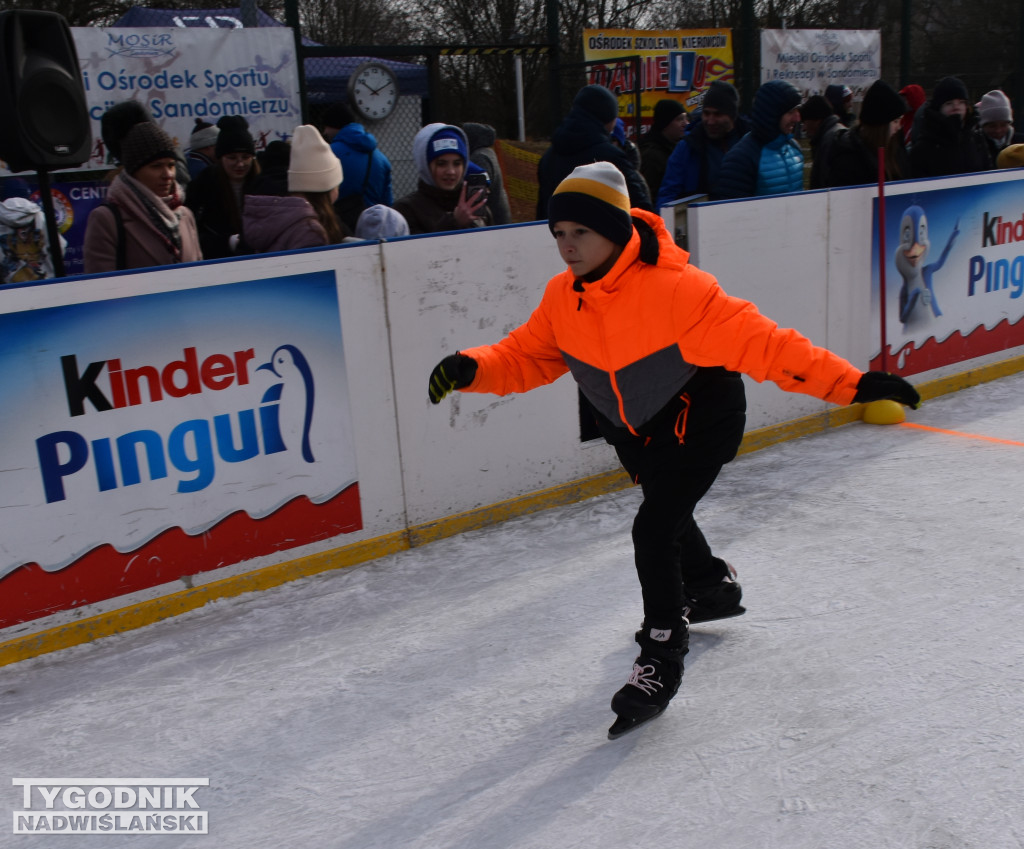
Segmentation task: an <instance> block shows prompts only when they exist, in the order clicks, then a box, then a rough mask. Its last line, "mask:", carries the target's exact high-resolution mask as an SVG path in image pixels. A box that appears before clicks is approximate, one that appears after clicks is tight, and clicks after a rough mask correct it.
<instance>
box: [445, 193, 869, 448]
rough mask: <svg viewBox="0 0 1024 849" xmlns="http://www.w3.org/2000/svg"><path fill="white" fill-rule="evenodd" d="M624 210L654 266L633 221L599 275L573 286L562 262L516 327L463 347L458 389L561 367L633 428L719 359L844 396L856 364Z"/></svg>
mask: <svg viewBox="0 0 1024 849" xmlns="http://www.w3.org/2000/svg"><path fill="white" fill-rule="evenodd" d="M632 215H633V217H634V218H639V219H641V220H642V221H644V222H646V223H647V224H648V225H650V227H651V229H652V230H653V231H654V235H655V236H656V237H657V244H658V259H657V265H650V264H648V263H646V262H643V261H642V260H641V259H640V246H641V239H640V234H639V232H638V230H637V228H636V227H634V228H633V236H632V238H631V239H630V241H629V243H628V244H627V245H626V247H625V248H624V250H623V252H622V255H621V256H620V257H619V259H618V261H617V262H616V263H615V265H614V266H613V267H612V269H611V270H610V271H609V272H608V274H606V275H605V276H604V277H603V278H601V279H600V280H598V281H596V282H594V283H587V282H585V281H580V282H581V283H582V287H581V288H582V291H579V290H578V289H574V288H573V284H574V282H576V281H575V277H574V275H573V274H572V272H571V271H569V270H568V269H566V270H565V271H564V272H562V273H561V274H559V275H557V276H556V277H553V278H552V279H551V281H550V282H549V283H548V285H547V288H546V289H545V291H544V296H543V298H542V299H541V302H540V305H539V306H538V307H537V308H536V309H535V310H534V312H533V314H532V315H531V316H530V318H529V320H528V321H527V322H526V324H524V325H522V326H521V327H519V328H517V329H516V330H513V331H512V332H511V333H510V334H509V335H508V336H507V337H506V338H505V339H503V340H502V341H500V342H498V343H497V344H494V345H484V346H481V347H477V348H469V349H466V350H464V351H462V353H463V354H466V355H467V356H470V357H472V358H473V359H474V360H476V361H477V364H478V368H477V372H476V377H475V379H474V380H473V383H472V384H470V385H469V386H468V387H467V388H466V390H465V391H468V392H489V393H494V394H497V395H507V394H509V393H511V392H525V391H527V390H528V389H533V388H535V387H537V386H542V385H543V384H546V383H551V382H552V381H554V380H556V379H557V378H558V377H560V376H561V375H563V374H565V372H566V371H571V372H572V374H573V377H574V378H575V379H576V381H577V383H578V384H579V386H580V389H581V390H582V392H583V394H584V395H586V396H587V398H588V399H589V400H590V402H591V403H592V404H593V405H594V406H595V407H596V408H597V410H598V411H599V412H600V413H602V414H603V415H604V416H605V417H607V418H608V420H609V421H611V422H612V423H614V424H615V425H617V426H620V427H622V426H624V427H628V428H629V430H631V431H632V432H634V433H636V432H637V430H638V429H639V428H640V427H642V426H643V424H644V423H645V422H647V421H649V420H650V419H652V418H653V417H654V416H655V414H656V413H657V412H658V411H659V410H661V409H662V408H663V407H664V406H665V405H666V404H667V403H669V402H670V401H671V400H672V399H673V398H674V396H675V395H676V394H677V393H678V391H679V390H680V388H681V387H682V386H684V385H685V383H686V381H687V380H689V379H690V378H691V377H692V376H693V374H694V373H695V372H696V370H697V367H698V366H724V367H725V368H727V369H729V370H730V371H739V372H743V373H744V374H747V375H749V376H750V377H752V378H753V379H754V380H756V381H758V382H761V381H764V380H772V381H774V382H775V383H777V384H778V385H779V386H780V387H781V388H782V389H785V390H787V391H789V392H803V393H805V394H807V395H813V396H815V397H817V398H821V399H823V400H825V401H831V402H833V403H835V404H849V403H851V402H852V401H853V396H854V394H855V393H856V386H857V381H858V380H860V377H861V372H860V371H859V370H858V369H856V368H855V367H854V366H852V365H851V364H850V363H848V362H847V361H846V360H844V359H842V358H841V357H839V356H836V355H835V354H833V353H832V352H831V351H828V350H826V349H825V348H819V347H816V346H815V345H813V344H812V343H811V342H810V340H808V339H807V338H806V337H805V336H803V335H801V334H800V333H798V332H797V331H795V330H787V329H783V328H780V327H779V326H778V325H777V324H776V323H775V322H773V321H772V320H771V319H769V318H767V317H765V316H763V315H761V313H760V312H758V310H757V307H755V306H754V305H753V304H752V303H750V302H749V301H744V300H742V299H740V298H734V297H731V296H729V295H727V294H725V292H724V291H722V288H721V287H720V286H719V285H718V281H716V280H715V278H714V277H712V276H711V275H710V274H708V273H707V272H704V271H701V270H700V269H699V268H696V267H694V266H692V265H690V264H689V254H688V253H687V252H686V251H684V250H682V249H681V248H679V247H678V246H676V244H675V243H674V242H673V241H672V237H671V236H670V235H669V233H668V231H667V230H666V229H665V226H664V224H663V222H662V220H661V219H660V218H659V217H658V216H657V215H654V214H652V213H648V212H644V211H643V210H639V209H634V210H632Z"/></svg>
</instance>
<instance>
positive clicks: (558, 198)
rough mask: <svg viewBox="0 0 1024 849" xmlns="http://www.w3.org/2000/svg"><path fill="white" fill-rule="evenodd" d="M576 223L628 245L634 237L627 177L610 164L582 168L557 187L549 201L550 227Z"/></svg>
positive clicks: (597, 163)
mask: <svg viewBox="0 0 1024 849" xmlns="http://www.w3.org/2000/svg"><path fill="white" fill-rule="evenodd" d="M559 221H575V222H576V223H577V224H582V225H583V226H585V227H589V228H590V229H591V230H593V231H594V232H595V233H600V234H601V235H602V236H604V237H605V238H606V239H609V240H611V241H612V242H614V243H615V244H616V245H622V246H625V245H626V243H627V242H629V240H630V238H632V236H633V220H632V218H631V217H630V214H629V192H628V191H626V178H625V177H623V176H622V172H621V171H619V169H618V168H616V167H615V166H614V165H612V164H611V163H610V162H592V163H591V164H589V165H580V166H579V167H578V168H575V169H573V172H572V173H571V174H570V175H569V176H568V177H566V178H565V179H564V180H562V182H561V183H559V184H558V188H556V189H555V193H554V194H553V195H551V200H550V201H548V227H549V228H551V230H552V232H554V225H555V224H556V223H557V222H559Z"/></svg>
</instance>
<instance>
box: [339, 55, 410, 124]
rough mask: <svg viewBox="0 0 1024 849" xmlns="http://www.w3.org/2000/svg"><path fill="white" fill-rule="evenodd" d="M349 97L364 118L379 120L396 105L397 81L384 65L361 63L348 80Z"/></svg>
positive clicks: (388, 113)
mask: <svg viewBox="0 0 1024 849" xmlns="http://www.w3.org/2000/svg"><path fill="white" fill-rule="evenodd" d="M349 99H350V103H351V105H352V106H353V107H354V108H355V110H356V111H357V112H358V113H359V114H360V115H362V116H363V117H364V118H367V119H369V120H371V121H379V120H381V119H382V118H386V117H387V116H388V115H390V114H391V113H392V112H393V111H394V108H395V106H397V105H398V81H397V80H396V79H395V75H394V74H393V73H392V72H391V70H390V69H389V68H388V67H386V66H385V65H377V64H373V63H369V64H366V65H361V66H360V67H358V68H356V70H355V72H354V73H353V74H352V78H351V79H350V81H349Z"/></svg>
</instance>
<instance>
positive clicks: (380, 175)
mask: <svg viewBox="0 0 1024 849" xmlns="http://www.w3.org/2000/svg"><path fill="white" fill-rule="evenodd" d="M331 150H333V151H334V155H335V156H337V157H338V159H340V160H341V172H342V175H343V177H344V179H343V180H342V183H341V186H339V187H338V197H340V198H343V197H346V196H347V195H351V194H360V193H361V194H362V195H363V201H364V202H365V204H366V206H367V207H370V206H373V205H374V204H378V203H382V204H384V205H385V206H391V205H392V203H394V200H395V198H394V194H393V192H392V190H391V162H389V161H388V158H387V157H386V156H385V155H384V154H383V153H381V152H380V151H379V150H378V149H377V139H376V138H374V136H373V134H372V133H368V132H367V131H366V128H365V127H363V125H362V124H356V123H352V124H346V125H345V126H344V127H342V128H341V129H340V130H339V131H338V134H337V135H336V136H335V137H334V139H333V140H332V141H331ZM367 168H369V169H370V175H369V179H367V177H366V169H367ZM364 180H365V182H366V191H365V192H363V182H364Z"/></svg>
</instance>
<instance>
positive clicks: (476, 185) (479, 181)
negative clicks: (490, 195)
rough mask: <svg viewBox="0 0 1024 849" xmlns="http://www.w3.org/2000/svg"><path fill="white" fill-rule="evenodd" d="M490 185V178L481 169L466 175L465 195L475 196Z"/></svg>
mask: <svg viewBox="0 0 1024 849" xmlns="http://www.w3.org/2000/svg"><path fill="white" fill-rule="evenodd" d="M490 185H491V178H490V177H488V176H487V174H486V173H485V172H483V171H479V172H474V173H473V174H467V175H466V197H467V198H476V197H478V196H479V194H480V192H486V191H487V190H488V189H489V188H490Z"/></svg>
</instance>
